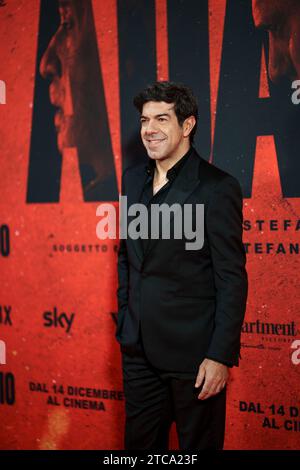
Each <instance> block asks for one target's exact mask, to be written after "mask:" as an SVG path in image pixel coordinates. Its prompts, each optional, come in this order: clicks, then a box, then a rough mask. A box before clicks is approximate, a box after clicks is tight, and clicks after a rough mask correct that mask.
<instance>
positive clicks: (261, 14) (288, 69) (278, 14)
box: [252, 0, 300, 83]
mask: <svg viewBox="0 0 300 470" xmlns="http://www.w3.org/2000/svg"><path fill="white" fill-rule="evenodd" d="M252 11H253V18H254V23H255V26H256V27H257V28H260V29H264V30H266V31H268V34H269V64H268V69H269V76H270V79H271V80H272V81H273V82H274V83H276V82H278V81H279V80H280V79H281V78H288V79H289V80H295V79H296V78H300V2H299V0H252Z"/></svg>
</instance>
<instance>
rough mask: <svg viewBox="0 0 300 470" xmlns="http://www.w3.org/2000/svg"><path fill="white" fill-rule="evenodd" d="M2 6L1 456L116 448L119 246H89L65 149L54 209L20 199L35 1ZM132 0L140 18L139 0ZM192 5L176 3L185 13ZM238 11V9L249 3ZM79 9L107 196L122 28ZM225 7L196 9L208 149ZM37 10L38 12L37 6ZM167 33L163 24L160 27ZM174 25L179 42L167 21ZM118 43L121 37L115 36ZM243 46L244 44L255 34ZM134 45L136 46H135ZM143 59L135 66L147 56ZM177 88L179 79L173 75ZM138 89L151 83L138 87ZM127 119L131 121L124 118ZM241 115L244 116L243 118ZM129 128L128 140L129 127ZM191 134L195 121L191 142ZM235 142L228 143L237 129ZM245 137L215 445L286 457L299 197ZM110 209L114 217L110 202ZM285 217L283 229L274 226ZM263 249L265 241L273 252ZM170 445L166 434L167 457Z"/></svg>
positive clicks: (294, 425) (271, 146)
mask: <svg viewBox="0 0 300 470" xmlns="http://www.w3.org/2000/svg"><path fill="white" fill-rule="evenodd" d="M2 3H3V5H2V6H1V7H0V16H1V30H0V44H1V46H0V47H1V64H0V79H1V80H3V82H5V85H6V100H5V103H3V104H1V105H0V123H1V127H0V158H1V198H0V214H1V217H0V226H1V254H0V272H1V298H0V309H1V310H0V340H2V341H3V343H2V345H3V344H4V343H5V346H6V358H5V357H4V354H2V362H4V359H6V364H1V365H0V419H1V427H0V447H1V448H2V449H122V448H123V425H124V399H123V388H122V376H121V357H120V351H119V345H118V343H117V342H116V340H115V337H114V333H115V315H116V311H117V301H116V286H117V272H116V262H117V253H116V249H117V246H118V240H99V239H97V237H96V224H97V222H98V219H97V217H96V208H97V206H98V205H99V201H88V202H87V201H85V200H84V196H83V192H82V185H81V180H80V172H79V165H78V152H77V150H78V149H77V148H76V146H74V147H71V146H69V147H68V146H66V147H65V148H64V149H63V152H62V168H61V177H60V191H59V200H58V201H56V202H51V201H50V202H47V201H40V202H34V201H32V200H31V201H30V200H29V199H30V198H29V196H28V184H29V183H28V181H29V164H30V158H31V157H30V155H31V151H32V141H31V139H32V132H33V130H32V129H33V127H32V125H33V124H32V123H33V113H34V109H35V106H36V103H37V95H36V91H37V86H38V85H37V81H36V80H37V73H38V72H37V70H38V69H37V65H38V60H39V56H38V54H39V53H38V43H39V40H38V38H41V34H42V32H41V24H42V23H41V20H40V13H41V5H42V4H41V3H40V2H39V1H38V0H31V1H30V2H23V1H21V0H19V1H18V0H6V1H5V2H2ZM48 3H49V2H48ZM135 3H136V2H132V1H131V2H124V3H123V8H125V9H126V4H127V8H128V11H134V10H135V8H137V7H135ZM143 3H144V4H145V8H146V3H147V2H142V4H143ZM183 3H184V2H183ZM196 3H197V2H186V7H187V10H189V7H190V5H191V4H194V7H195V4H196ZM238 3H239V2H238ZM242 3H243V4H244V6H245V8H247V11H250V10H249V9H251V2H242ZM124 5H125V7H124ZM92 6H93V15H94V16H93V18H94V24H95V31H96V37H97V45H98V52H99V58H100V64H101V74H102V79H103V88H104V95H105V101H106V109H107V116H108V122H109V131H110V136H111V143H112V154H113V159H114V160H113V163H114V168H115V174H116V178H117V184H118V190H120V177H121V171H122V167H124V165H125V164H126V160H125V157H124V156H125V151H124V150H123V146H122V137H121V134H122V131H121V127H122V122H124V119H123V121H122V113H123V116H124V115H126V112H127V110H126V109H125V110H124V109H122V104H121V103H122V97H121V96H120V93H122V91H121V92H120V90H122V89H124V87H123V88H122V86H120V81H121V80H122V74H121V72H120V68H119V67H120V61H122V54H123V52H122V51H123V47H124V44H123V43H122V44H121V43H120V37H119V34H120V32H119V33H118V21H121V20H120V18H118V4H117V2H116V1H112V0H99V1H98V0H95V1H93V2H92ZM153 6H154V10H153V15H154V20H155V30H154V34H155V41H156V42H155V46H156V48H155V60H156V71H155V72H156V78H158V79H169V78H171V79H172V78H177V75H176V77H173V76H172V75H171V72H170V71H171V68H172V67H173V66H172V67H171V65H170V63H169V60H170V56H169V52H170V42H169V38H168V34H169V32H168V26H169V24H168V21H171V20H170V9H171V8H172V2H168V3H167V2H166V1H165V0H156V1H155V2H153ZM148 7H149V4H148ZM226 7H227V8H228V9H229V8H231V7H232V2H227V3H226V1H225V0H210V1H209V2H207V8H208V16H207V24H208V45H209V49H208V52H209V56H208V59H209V62H208V64H209V69H208V74H209V77H210V80H209V90H210V96H207V99H209V103H210V115H209V116H210V129H211V130H210V136H209V137H210V139H211V143H212V144H214V143H215V139H217V135H216V132H217V131H216V126H217V120H218V113H219V112H221V111H219V109H220V108H219V107H218V100H219V103H220V100H221V99H222V96H221V93H225V91H224V88H222V83H221V81H222V80H221V74H222V57H223V60H225V58H224V57H225V56H224V55H223V56H222V54H223V53H224V41H225V40H226V37H225V29H226V15H225V13H226ZM44 8H45V9H47V2H44ZM119 8H120V6H119ZM119 14H121V13H120V10H119ZM187 14H189V13H187ZM190 14H191V15H192V12H191V13H190ZM240 14H242V13H241V12H240ZM227 15H230V11H229V10H228V11H227ZM227 19H228V21H229V19H230V18H229V17H228V18H227ZM122 21H123V22H124V21H125V20H124V19H123V20H122ZM191 21H192V16H191ZM228 24H229V26H230V23H228ZM175 26H176V25H175ZM175 26H174V23H173V26H172V28H173V29H174V27H175ZM229 26H228V25H227V27H229ZM178 28H179V30H178V31H179V32H180V21H179V22H178ZM232 28H233V29H232V30H231V33H232V34H233V35H235V34H236V35H237V36H238V34H239V32H238V30H237V31H236V32H235V30H234V28H235V25H234V22H233V25H232ZM130 34H131V30H130V28H129V29H128V31H127V35H128V36H130ZM132 34H133V33H132ZM251 34H252V33H251ZM253 34H255V33H253ZM185 38H186V42H185ZM181 39H182V41H181V43H182V45H183V44H185V45H187V49H186V54H189V53H190V52H191V50H192V49H193V48H197V44H195V45H194V46H193V45H192V44H190V43H189V38H188V37H186V36H182V38H181ZM253 40H256V41H257V39H255V37H254V38H253ZM134 41H135V42H137V43H138V42H139V38H138V37H136V38H134ZM40 47H41V48H42V47H43V46H42V45H41V46H40ZM241 47H242V46H241ZM260 50H261V56H260V57H261V60H260V68H259V70H256V71H254V70H253V68H252V64H251V63H249V70H248V71H247V74H254V73H256V74H257V76H258V80H259V81H258V87H257V99H258V102H259V100H262V101H263V102H266V103H267V102H268V100H269V99H270V86H272V85H271V84H270V82H269V80H268V77H267V67H266V59H265V54H264V53H263V51H264V48H263V47H261V49H260ZM41 52H43V51H41ZM143 52H144V54H146V55H145V57H147V48H144V49H142V51H141V54H143ZM141 57H143V56H141ZM141 60H142V59H141ZM144 60H146V59H144ZM172 60H173V61H174V57H173V58H172ZM237 60H238V59H237ZM141 65H142V63H141ZM194 65H195V64H191V70H190V71H189V73H190V74H193V73H194V71H193V66H194ZM238 66H239V64H238V62H237V68H238ZM136 73H137V72H136ZM235 73H236V71H235V70H232V74H233V75H234V74H235ZM181 78H182V80H183V81H188V79H187V80H184V75H183V76H182V77H181ZM123 79H124V78H123ZM145 80H146V82H148V81H151V77H149V79H148V77H145ZM123 85H124V83H123ZM125 85H126V83H125ZM125 85H124V86H125ZM86 86H87V87H88V86H89V84H88V83H87V84H86ZM128 86H129V87H130V82H128ZM136 91H138V90H136ZM233 93H234V88H233ZM129 98H130V97H129ZM48 99H49V97H48ZM237 100H238V98H237ZM2 101H4V100H2ZM42 109H43V108H42ZM200 111H201V109H200ZM128 112H131V110H130V109H129V108H128ZM234 112H235V111H234V110H233V111H232V113H234ZM247 112H248V111H247V109H244V110H243V113H245V115H246V114H247ZM260 112H263V111H262V110H260V111H259V113H260ZM229 113H230V110H229ZM252 118H253V116H252ZM252 118H251V116H250V120H251V119H252ZM224 124H226V122H225V121H224ZM132 125H133V127H134V126H135V127H136V130H138V119H136V122H133V123H132ZM221 125H222V123H221ZM285 125H286V126H287V128H288V126H289V125H290V123H289V120H288V119H286V121H285ZM44 132H47V129H46V130H45V129H44ZM201 132H202V122H201V112H200V120H199V127H198V134H200V135H201ZM236 132H237V137H238V133H239V129H236ZM256 137H257V139H256V145H255V146H254V165H253V168H252V170H251V171H250V176H251V178H250V180H251V191H250V193H249V187H248V186H249V185H248V186H247V184H246V180H243V173H242V172H241V173H239V174H237V171H236V176H237V177H239V176H240V178H239V179H240V182H241V184H242V186H243V188H244V194H245V198H244V219H245V225H244V228H245V231H244V241H245V243H246V244H248V245H247V250H248V254H247V256H248V258H247V270H248V274H249V297H248V304H247V312H246V318H245V323H244V326H243V333H242V350H241V355H242V360H241V363H240V367H239V368H234V369H233V370H232V373H231V380H230V386H229V393H228V407H227V427H226V431H227V432H226V441H225V448H226V449H293V448H299V431H300V402H299V372H300V352H299V351H300V336H299V332H298V323H299V311H300V308H299V307H300V302H299V296H298V289H299V258H298V254H299V253H297V252H290V246H291V244H294V246H296V245H297V243H298V242H299V236H298V233H299V232H298V231H297V230H299V218H300V217H299V213H300V200H299V195H297V194H296V193H295V192H294V194H292V191H291V192H290V194H292V196H291V197H289V192H288V189H289V186H288V179H287V180H285V191H283V189H282V181H283V179H282V178H280V170H279V166H278V146H276V145H275V143H276V142H275V140H274V133H273V132H271V131H267V130H264V132H262V133H261V134H260V133H259V132H257V136H256ZM124 138H126V135H125V137H124ZM200 145H201V144H200ZM215 145H216V143H215ZM203 146H204V147H205V145H204V144H203ZM214 148H215V147H214V145H211V151H210V152H207V155H206V157H207V158H210V161H211V162H213V163H215V164H218V165H219V166H224V168H225V167H226V165H225V163H226V161H227V160H228V159H230V158H231V156H232V155H234V153H232V155H225V157H224V159H223V160H222V159H219V160H218V161H216V160H214ZM284 152H286V153H284ZM202 153H205V151H204V152H202ZM282 154H283V158H284V165H283V166H289V162H290V161H292V157H291V160H289V158H290V156H289V154H288V151H287V150H282V149H281V155H282ZM40 158H41V159H42V158H43V154H41V155H40ZM234 158H235V160H234V161H232V162H231V163H230V165H232V168H233V170H234V169H235V168H237V167H236V162H237V157H236V156H234ZM241 158H242V155H241ZM222 162H223V163H224V165H223V163H222ZM246 167H247V165H245V168H246ZM297 168H298V169H299V164H298V167H297ZM298 174H299V173H298ZM286 181H287V182H286ZM247 188H248V189H247ZM114 204H115V205H116V207H117V206H118V201H117V200H115V201H114ZM285 220H288V221H290V222H289V223H286V226H285V225H284V223H285V222H284V221H285ZM257 221H264V222H257ZM271 221H276V222H271ZM297 224H298V226H297ZM267 243H269V244H270V243H272V244H273V246H272V248H271V247H270V245H267ZM268 249H269V252H268ZM63 313H64V314H65V315H62V314H63ZM67 321H68V322H69V323H67ZM70 322H71V323H70ZM0 362H1V361H0ZM76 387H77V389H76ZM80 387H81V388H80ZM176 446H177V440H176V434H175V429H174V428H173V430H172V435H171V447H172V448H176Z"/></svg>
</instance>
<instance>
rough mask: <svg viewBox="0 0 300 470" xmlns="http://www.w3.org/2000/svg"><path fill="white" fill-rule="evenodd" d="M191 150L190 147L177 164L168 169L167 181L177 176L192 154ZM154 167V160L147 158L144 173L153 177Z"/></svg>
mask: <svg viewBox="0 0 300 470" xmlns="http://www.w3.org/2000/svg"><path fill="white" fill-rule="evenodd" d="M192 150H193V147H192V146H190V148H189V150H188V151H187V152H186V153H185V154H184V155H183V157H181V158H180V160H178V162H176V163H175V164H174V165H173V166H172V167H171V168H169V170H168V171H167V174H166V177H167V178H168V180H169V181H171V180H173V179H174V178H175V177H176V176H177V175H178V173H179V171H180V170H181V168H182V167H183V165H184V163H185V161H186V160H187V159H188V157H189V156H190V154H191V153H192ZM155 167H156V163H155V160H154V159H153V158H150V157H149V158H148V163H147V164H146V165H145V170H146V173H147V174H148V175H149V176H151V177H153V175H154V170H155Z"/></svg>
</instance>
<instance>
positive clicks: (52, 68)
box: [40, 36, 62, 80]
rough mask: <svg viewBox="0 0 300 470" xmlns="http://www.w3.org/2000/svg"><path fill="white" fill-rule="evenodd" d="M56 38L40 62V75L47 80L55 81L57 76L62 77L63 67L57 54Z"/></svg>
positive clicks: (52, 40)
mask: <svg viewBox="0 0 300 470" xmlns="http://www.w3.org/2000/svg"><path fill="white" fill-rule="evenodd" d="M55 42H56V41H55V36H53V38H52V39H51V41H50V43H49V45H48V47H47V49H46V50H45V52H44V54H43V56H42V59H41V62H40V74H41V76H42V77H43V78H45V79H47V78H48V79H50V80H51V79H53V77H55V76H59V77H61V74H62V66H61V62H60V60H59V57H58V55H57V53H56V44H55Z"/></svg>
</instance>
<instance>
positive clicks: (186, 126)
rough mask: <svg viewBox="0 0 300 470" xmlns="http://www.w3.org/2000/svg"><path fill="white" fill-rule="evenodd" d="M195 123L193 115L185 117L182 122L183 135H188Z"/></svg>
mask: <svg viewBox="0 0 300 470" xmlns="http://www.w3.org/2000/svg"><path fill="white" fill-rule="evenodd" d="M195 124H196V118H195V116H190V117H188V118H186V119H185V121H184V123H183V135H184V137H188V136H189V135H190V133H191V132H192V130H193V128H194V127H195Z"/></svg>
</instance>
